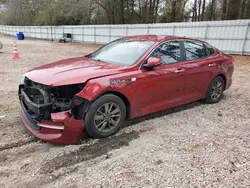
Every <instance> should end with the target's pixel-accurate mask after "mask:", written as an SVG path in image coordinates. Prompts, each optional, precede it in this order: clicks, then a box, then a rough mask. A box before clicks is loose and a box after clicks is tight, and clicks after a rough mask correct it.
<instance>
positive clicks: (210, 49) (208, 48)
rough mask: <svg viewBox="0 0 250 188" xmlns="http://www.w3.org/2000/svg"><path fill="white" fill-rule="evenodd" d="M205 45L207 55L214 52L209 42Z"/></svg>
mask: <svg viewBox="0 0 250 188" xmlns="http://www.w3.org/2000/svg"><path fill="white" fill-rule="evenodd" d="M206 47H207V50H208V53H209V55H214V53H215V51H214V48H213V47H212V46H210V45H209V44H207V45H206Z"/></svg>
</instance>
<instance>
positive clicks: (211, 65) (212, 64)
mask: <svg viewBox="0 0 250 188" xmlns="http://www.w3.org/2000/svg"><path fill="white" fill-rule="evenodd" d="M208 66H209V67H214V66H216V64H215V63H210V64H209V65H208Z"/></svg>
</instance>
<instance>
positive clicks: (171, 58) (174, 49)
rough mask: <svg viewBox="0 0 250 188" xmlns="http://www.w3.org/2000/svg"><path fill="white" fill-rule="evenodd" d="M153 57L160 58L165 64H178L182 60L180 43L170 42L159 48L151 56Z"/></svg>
mask: <svg viewBox="0 0 250 188" xmlns="http://www.w3.org/2000/svg"><path fill="white" fill-rule="evenodd" d="M150 56H151V57H160V58H161V59H162V60H163V64H171V63H176V62H179V61H180V60H181V50H180V43H179V42H178V41H169V42H166V43H163V44H161V45H160V46H158V47H157V48H156V49H155V50H154V51H153V52H152V54H151V55H150Z"/></svg>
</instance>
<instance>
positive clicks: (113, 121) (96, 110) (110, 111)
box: [85, 94, 126, 138]
mask: <svg viewBox="0 0 250 188" xmlns="http://www.w3.org/2000/svg"><path fill="white" fill-rule="evenodd" d="M125 118H126V106H125V104H124V102H123V101H122V99H120V98H119V97H118V96H116V95H113V94H107V95H103V96H102V97H100V98H98V99H97V100H96V101H95V102H93V103H92V105H91V107H90V109H89V111H88V112H87V114H86V118H85V130H86V131H87V133H88V134H89V135H90V136H92V137H94V138H103V137H108V136H111V135H113V134H115V133H116V132H117V131H118V130H119V129H120V128H121V127H122V125H123V123H124V121H125Z"/></svg>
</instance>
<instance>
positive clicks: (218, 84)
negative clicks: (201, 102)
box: [205, 76, 225, 104]
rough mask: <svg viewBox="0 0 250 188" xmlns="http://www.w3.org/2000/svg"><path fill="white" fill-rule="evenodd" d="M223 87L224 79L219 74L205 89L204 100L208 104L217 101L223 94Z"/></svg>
mask: <svg viewBox="0 0 250 188" xmlns="http://www.w3.org/2000/svg"><path fill="white" fill-rule="evenodd" d="M224 88H225V82H224V79H223V78H222V77H221V76H217V77H215V78H214V79H213V80H212V82H211V83H210V85H209V87H208V89H207V93H206V98H205V102H206V103H210V104H213V103H217V102H219V101H220V99H221V98H222V96H223V91H224Z"/></svg>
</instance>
